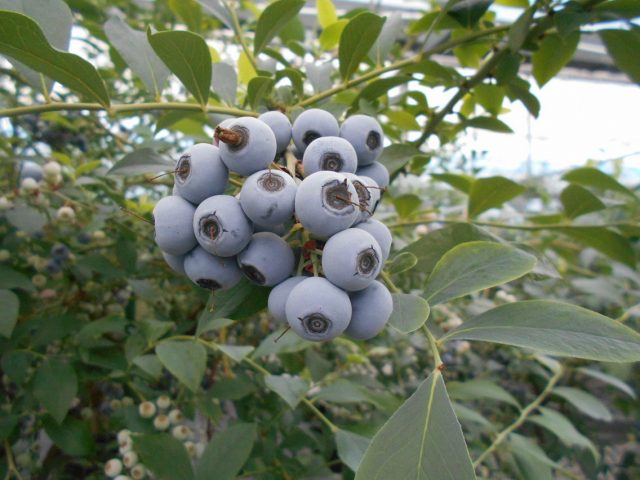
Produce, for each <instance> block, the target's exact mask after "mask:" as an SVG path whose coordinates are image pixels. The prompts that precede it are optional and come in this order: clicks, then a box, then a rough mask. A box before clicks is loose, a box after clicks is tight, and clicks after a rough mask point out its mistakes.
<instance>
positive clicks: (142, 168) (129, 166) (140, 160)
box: [108, 147, 174, 175]
mask: <svg viewBox="0 0 640 480" xmlns="http://www.w3.org/2000/svg"><path fill="white" fill-rule="evenodd" d="M173 169H174V164H173V162H172V161H171V160H168V159H166V158H165V157H163V156H162V155H160V154H158V153H157V152H156V151H155V150H153V149H152V148H148V147H145V148H141V149H139V150H135V151H133V152H131V153H127V154H126V155H125V156H124V157H122V159H121V160H119V161H118V162H117V163H116V164H115V165H114V166H113V167H111V169H110V170H109V172H108V175H142V174H145V173H157V172H165V171H167V170H173Z"/></svg>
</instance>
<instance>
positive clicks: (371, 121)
mask: <svg viewBox="0 0 640 480" xmlns="http://www.w3.org/2000/svg"><path fill="white" fill-rule="evenodd" d="M340 136H341V137H342V138H344V139H346V140H348V141H349V143H350V144H351V145H353V148H354V149H355V151H356V153H357V155H358V165H359V166H364V165H370V164H371V163H373V162H374V161H376V160H377V159H378V157H379V156H380V154H381V153H382V149H383V147H384V146H383V139H384V135H383V133H382V128H381V127H380V124H379V123H378V122H377V120H376V119H375V118H373V117H369V116H367V115H353V116H351V117H349V118H347V119H346V120H345V121H344V122H342V126H341V127H340Z"/></svg>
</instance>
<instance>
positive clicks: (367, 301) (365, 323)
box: [344, 280, 393, 340]
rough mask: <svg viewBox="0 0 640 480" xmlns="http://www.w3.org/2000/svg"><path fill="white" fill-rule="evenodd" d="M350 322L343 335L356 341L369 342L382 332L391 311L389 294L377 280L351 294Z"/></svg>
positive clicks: (391, 304) (391, 301)
mask: <svg viewBox="0 0 640 480" xmlns="http://www.w3.org/2000/svg"><path fill="white" fill-rule="evenodd" d="M350 299H351V307H352V313H351V321H350V322H349V326H348V327H347V329H346V330H345V332H344V333H345V334H347V335H348V336H350V337H351V338H354V339H356V340H369V339H370V338H373V337H375V336H376V335H377V334H378V333H380V332H381V331H382V329H383V328H384V326H385V325H386V323H387V321H388V320H389V317H390V316H391V312H392V311H393V300H392V298H391V293H389V290H387V287H385V286H384V285H383V284H382V283H380V282H378V281H377V280H376V281H374V282H373V283H371V285H369V286H368V287H367V288H365V289H364V290H360V291H359V292H355V293H352V294H351V295H350Z"/></svg>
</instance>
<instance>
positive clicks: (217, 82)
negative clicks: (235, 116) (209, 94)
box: [211, 62, 238, 105]
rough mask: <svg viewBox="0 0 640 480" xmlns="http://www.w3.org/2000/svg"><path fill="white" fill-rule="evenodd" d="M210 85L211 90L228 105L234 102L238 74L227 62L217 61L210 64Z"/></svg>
mask: <svg viewBox="0 0 640 480" xmlns="http://www.w3.org/2000/svg"><path fill="white" fill-rule="evenodd" d="M211 86H212V88H213V91H214V92H216V93H217V94H218V95H220V98H221V99H222V100H223V101H225V102H226V103H227V104H228V105H234V104H235V103H236V91H237V90H238V74H237V73H236V70H235V68H233V67H232V66H231V65H229V64H228V63H224V62H219V63H214V64H213V65H211Z"/></svg>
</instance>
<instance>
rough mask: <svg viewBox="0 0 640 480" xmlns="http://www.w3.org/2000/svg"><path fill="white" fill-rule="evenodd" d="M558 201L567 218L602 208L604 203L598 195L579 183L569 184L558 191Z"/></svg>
mask: <svg viewBox="0 0 640 480" xmlns="http://www.w3.org/2000/svg"><path fill="white" fill-rule="evenodd" d="M560 201H561V202H562V206H563V207H564V213H565V215H566V216H567V217H569V218H576V217H579V216H580V215H586V214H587V213H591V212H597V211H598V210H604V209H605V208H607V207H606V205H605V204H604V203H602V200H600V199H599V198H598V197H596V196H595V195H594V194H593V193H591V192H590V191H589V190H587V189H586V188H584V187H581V186H580V185H575V184H571V185H569V186H567V187H566V188H565V189H564V190H562V192H561V193H560Z"/></svg>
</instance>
